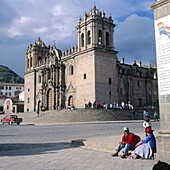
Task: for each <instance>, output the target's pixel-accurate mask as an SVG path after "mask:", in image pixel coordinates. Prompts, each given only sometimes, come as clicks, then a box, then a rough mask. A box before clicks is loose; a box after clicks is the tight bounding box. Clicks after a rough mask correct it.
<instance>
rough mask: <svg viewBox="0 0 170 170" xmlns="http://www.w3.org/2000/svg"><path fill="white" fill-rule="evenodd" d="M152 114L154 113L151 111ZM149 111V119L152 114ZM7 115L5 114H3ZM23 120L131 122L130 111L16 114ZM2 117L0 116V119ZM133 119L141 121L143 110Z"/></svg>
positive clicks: (80, 110) (54, 111)
mask: <svg viewBox="0 0 170 170" xmlns="http://www.w3.org/2000/svg"><path fill="white" fill-rule="evenodd" d="M152 112H153V113H154V111H152ZM152 112H151V111H150V113H151V114H150V115H151V117H153V116H152V115H153V113H152ZM5 115H7V114H5ZM16 115H18V117H21V118H23V123H62V122H90V121H116V120H131V119H132V115H131V111H128V110H122V109H108V110H107V109H76V110H73V111H71V110H66V109H63V110H60V111H57V110H51V111H44V112H40V113H39V117H37V113H36V112H27V113H17V114H16ZM2 117H4V115H0V118H2ZM135 119H137V120H142V119H143V110H136V111H135Z"/></svg>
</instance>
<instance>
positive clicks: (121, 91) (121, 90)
mask: <svg viewBox="0 0 170 170" xmlns="http://www.w3.org/2000/svg"><path fill="white" fill-rule="evenodd" d="M120 97H123V89H122V88H120Z"/></svg>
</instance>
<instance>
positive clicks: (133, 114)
mask: <svg viewBox="0 0 170 170" xmlns="http://www.w3.org/2000/svg"><path fill="white" fill-rule="evenodd" d="M131 113H132V120H134V119H135V111H134V110H133V109H132V111H131Z"/></svg>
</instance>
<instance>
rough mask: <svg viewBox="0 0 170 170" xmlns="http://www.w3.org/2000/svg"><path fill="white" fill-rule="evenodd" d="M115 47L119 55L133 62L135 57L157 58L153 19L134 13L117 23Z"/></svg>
mask: <svg viewBox="0 0 170 170" xmlns="http://www.w3.org/2000/svg"><path fill="white" fill-rule="evenodd" d="M115 37H116V41H115V43H116V44H115V47H116V49H117V50H118V51H119V56H120V57H121V56H125V58H126V59H127V61H128V62H129V61H130V60H131V62H132V61H133V59H134V58H136V59H138V60H139V59H140V60H143V61H144V62H148V60H151V61H154V60H155V50H154V49H155V42H154V26H153V20H151V19H149V18H147V17H140V16H137V15H136V14H133V15H131V16H129V17H127V18H126V20H125V21H124V22H120V23H118V24H117V28H116V31H115Z"/></svg>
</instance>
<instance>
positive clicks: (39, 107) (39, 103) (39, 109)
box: [37, 100, 41, 111]
mask: <svg viewBox="0 0 170 170" xmlns="http://www.w3.org/2000/svg"><path fill="white" fill-rule="evenodd" d="M37 111H41V101H40V100H39V101H38V108H37Z"/></svg>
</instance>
